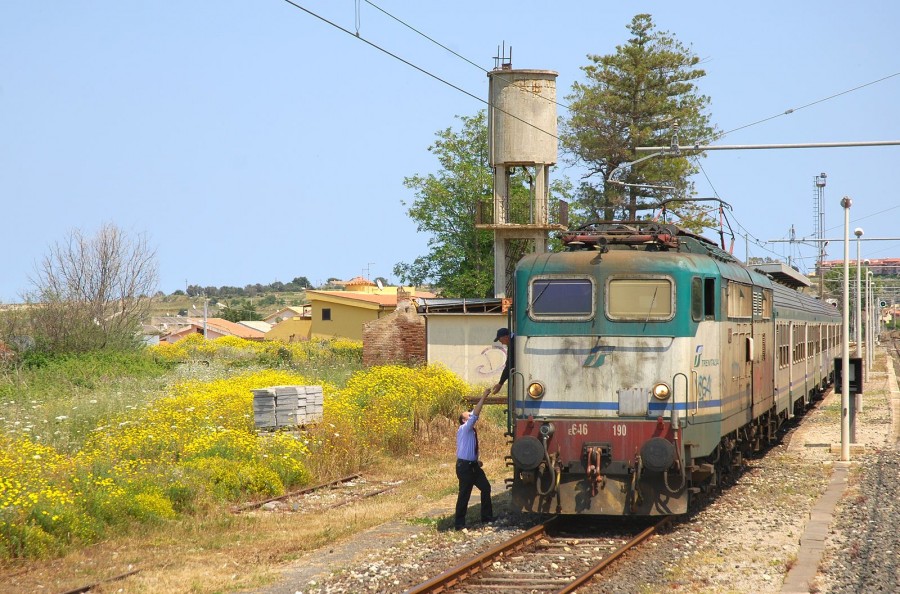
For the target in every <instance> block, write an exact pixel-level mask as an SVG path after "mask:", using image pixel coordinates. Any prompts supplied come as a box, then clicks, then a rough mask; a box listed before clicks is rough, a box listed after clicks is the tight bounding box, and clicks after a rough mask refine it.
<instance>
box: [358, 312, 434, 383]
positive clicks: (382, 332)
mask: <svg viewBox="0 0 900 594" xmlns="http://www.w3.org/2000/svg"><path fill="white" fill-rule="evenodd" d="M424 362H425V318H423V317H422V316H420V315H419V314H418V313H417V312H416V308H415V306H414V305H413V304H412V302H411V301H403V302H400V303H398V304H397V309H396V310H395V311H393V312H391V313H390V314H389V315H387V316H385V317H383V318H381V319H378V320H373V321H371V322H366V323H365V324H363V365H365V366H367V367H371V366H373V365H390V364H401V365H419V364H421V363H424Z"/></svg>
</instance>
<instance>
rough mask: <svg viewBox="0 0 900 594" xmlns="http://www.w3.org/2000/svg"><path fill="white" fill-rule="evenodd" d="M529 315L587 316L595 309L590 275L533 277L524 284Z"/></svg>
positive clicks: (543, 316)
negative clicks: (527, 285)
mask: <svg viewBox="0 0 900 594" xmlns="http://www.w3.org/2000/svg"><path fill="white" fill-rule="evenodd" d="M528 292H529V295H528V301H529V303H530V307H529V315H530V316H531V317H533V318H536V319H537V318H543V319H563V320H589V319H591V318H592V317H593V316H594V311H595V309H596V307H595V304H596V301H595V297H594V293H595V291H594V281H593V280H592V279H591V278H590V277H584V278H573V277H569V276H567V277H536V278H535V279H533V280H532V281H531V285H530V286H529V288H528Z"/></svg>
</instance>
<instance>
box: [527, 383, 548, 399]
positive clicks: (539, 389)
mask: <svg viewBox="0 0 900 594" xmlns="http://www.w3.org/2000/svg"><path fill="white" fill-rule="evenodd" d="M528 395H529V396H531V397H532V398H534V399H535V400H537V399H538V398H540V397H541V396H543V395H544V385H543V384H542V383H540V382H532V383H531V384H529V385H528Z"/></svg>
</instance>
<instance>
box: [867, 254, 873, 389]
mask: <svg viewBox="0 0 900 594" xmlns="http://www.w3.org/2000/svg"><path fill="white" fill-rule="evenodd" d="M871 281H872V271H871V270H869V261H868V260H866V374H865V375H866V381H869V368H870V367H871V366H872V364H873V363H874V362H875V355H874V350H875V331H874V328H873V326H874V325H873V324H872V312H873V311H874V309H875V308H874V307H873V303H872V282H871Z"/></svg>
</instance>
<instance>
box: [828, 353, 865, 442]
mask: <svg viewBox="0 0 900 594" xmlns="http://www.w3.org/2000/svg"><path fill="white" fill-rule="evenodd" d="M849 362H850V364H849V370H848V373H849V374H850V377H849V378H848V379H849V380H850V384H849V385H850V387H849V389H848V392H849V395H850V406H849V409H850V443H856V412H857V407H858V406H859V399H858V396H859V395H861V394H862V393H863V362H862V357H850V359H849ZM843 366H844V365H843V359H842V358H841V357H835V359H834V393H835V394H840V393H841V389H842V388H841V386H842V384H841V382H842V381H843V378H844V375H843V372H844V370H843Z"/></svg>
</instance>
